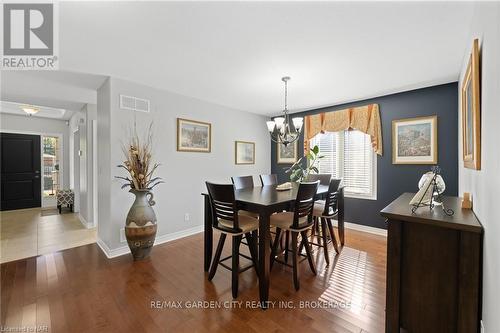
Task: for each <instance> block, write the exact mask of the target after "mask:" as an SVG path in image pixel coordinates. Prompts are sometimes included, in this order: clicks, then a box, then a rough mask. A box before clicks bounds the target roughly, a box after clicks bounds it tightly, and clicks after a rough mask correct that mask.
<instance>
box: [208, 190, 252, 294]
mask: <svg viewBox="0 0 500 333" xmlns="http://www.w3.org/2000/svg"><path fill="white" fill-rule="evenodd" d="M206 185H207V189H208V194H209V197H210V202H211V205H212V216H213V217H214V218H213V225H212V227H213V228H214V229H217V230H219V231H220V232H221V236H220V238H219V243H218V244H217V249H216V250H215V255H214V259H213V262H212V266H211V267H210V272H209V274H208V280H209V281H212V279H213V277H214V276H215V273H216V272H217V267H218V266H219V265H221V266H222V267H224V268H226V269H228V270H230V271H231V280H232V283H231V285H232V294H233V298H236V297H238V274H239V273H242V272H244V271H246V270H247V269H249V268H251V267H252V266H253V267H254V268H255V271H256V272H257V275H258V271H257V257H258V254H257V253H258V252H257V251H258V250H257V237H258V236H257V230H258V228H259V220H258V219H256V218H254V217H251V216H248V215H245V214H242V211H239V210H238V208H237V206H236V200H235V195H234V186H233V185H230V184H228V185H220V184H213V183H209V182H206ZM227 235H230V236H231V237H232V243H233V244H232V255H230V256H228V257H226V258H223V259H222V260H221V259H220V257H221V254H222V249H223V248H224V242H225V240H226V237H227ZM243 235H244V236H245V239H246V240H247V246H248V248H249V250H250V257H248V256H246V255H244V254H241V253H240V244H241V240H242V238H243ZM240 256H242V257H244V258H246V259H248V260H251V261H252V264H251V265H249V266H247V267H245V268H242V269H240V262H239V258H240ZM229 258H232V265H231V267H229V266H227V265H225V264H224V261H226V260H228V259H229Z"/></svg>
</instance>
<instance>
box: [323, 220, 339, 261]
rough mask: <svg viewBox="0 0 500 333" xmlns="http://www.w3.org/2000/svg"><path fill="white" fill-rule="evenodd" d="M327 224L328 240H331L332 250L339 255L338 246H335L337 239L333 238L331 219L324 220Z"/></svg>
mask: <svg viewBox="0 0 500 333" xmlns="http://www.w3.org/2000/svg"><path fill="white" fill-rule="evenodd" d="M326 221H327V223H328V229H329V230H330V238H331V239H332V244H333V248H334V249H335V252H337V253H339V246H338V244H337V239H336V238H335V233H334V232H333V225H332V219H326Z"/></svg>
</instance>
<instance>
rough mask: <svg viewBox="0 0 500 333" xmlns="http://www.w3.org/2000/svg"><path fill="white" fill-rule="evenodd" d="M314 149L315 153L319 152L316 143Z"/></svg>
mask: <svg viewBox="0 0 500 333" xmlns="http://www.w3.org/2000/svg"><path fill="white" fill-rule="evenodd" d="M312 151H313V152H314V154H317V153H319V147H318V146H317V145H316V146H314V147H313V149H312Z"/></svg>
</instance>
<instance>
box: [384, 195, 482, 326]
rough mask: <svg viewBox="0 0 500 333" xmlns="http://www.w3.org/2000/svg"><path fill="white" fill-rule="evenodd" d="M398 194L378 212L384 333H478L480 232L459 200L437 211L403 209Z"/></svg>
mask: <svg viewBox="0 0 500 333" xmlns="http://www.w3.org/2000/svg"><path fill="white" fill-rule="evenodd" d="M413 196H414V193H404V194H402V195H401V196H400V197H399V198H397V199H396V200H394V201H393V202H392V203H391V204H390V205H388V206H387V207H385V208H384V209H383V210H382V211H381V212H380V213H381V215H382V216H384V217H385V218H386V219H387V223H388V237H387V288H386V317H385V318H386V320H385V322H386V332H390V333H396V332H397V333H399V332H411V333H419V332H426V333H427V332H440V333H446V332H461V333H473V332H479V321H480V315H481V275H482V233H483V228H482V226H481V224H480V223H479V221H478V219H477V218H476V216H475V215H474V213H473V212H472V211H471V210H463V209H462V208H461V207H460V198H457V197H444V204H445V207H446V208H452V209H453V210H454V211H455V214H454V215H453V216H446V215H445V214H444V212H443V211H442V209H441V207H440V206H436V207H434V209H432V210H430V209H429V207H422V208H419V209H418V210H417V211H416V212H415V214H412V212H411V206H410V204H409V202H410V200H411V198H412V197H413Z"/></svg>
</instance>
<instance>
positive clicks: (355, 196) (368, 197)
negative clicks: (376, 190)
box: [344, 192, 377, 200]
mask: <svg viewBox="0 0 500 333" xmlns="http://www.w3.org/2000/svg"><path fill="white" fill-rule="evenodd" d="M344 197H346V198H351V199H363V200H377V196H376V195H370V194H357V193H349V192H344Z"/></svg>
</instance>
